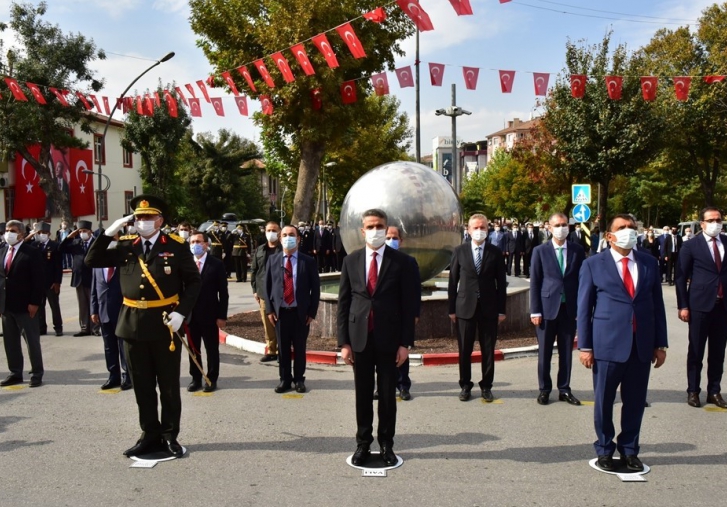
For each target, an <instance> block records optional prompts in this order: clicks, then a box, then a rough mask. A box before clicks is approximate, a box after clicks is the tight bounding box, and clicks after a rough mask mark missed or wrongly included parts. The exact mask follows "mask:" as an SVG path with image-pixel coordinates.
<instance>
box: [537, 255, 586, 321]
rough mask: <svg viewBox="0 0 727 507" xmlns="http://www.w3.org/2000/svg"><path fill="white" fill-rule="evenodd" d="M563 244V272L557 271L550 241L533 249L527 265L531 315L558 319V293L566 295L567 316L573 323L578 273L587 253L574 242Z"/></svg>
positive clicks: (558, 266) (576, 303) (546, 318)
mask: <svg viewBox="0 0 727 507" xmlns="http://www.w3.org/2000/svg"><path fill="white" fill-rule="evenodd" d="M566 243H567V244H566V250H565V273H561V272H560V265H559V264H558V256H557V254H556V251H555V248H554V247H553V242H552V241H549V242H548V243H543V244H542V245H539V246H537V247H535V249H534V250H533V258H532V260H531V262H530V313H531V314H533V313H539V314H541V315H542V316H543V319H545V320H555V319H557V318H558V312H559V311H560V295H561V294H565V304H566V309H567V311H568V317H569V318H571V319H573V320H575V318H576V316H577V315H578V273H579V272H580V270H581V265H582V264H583V261H584V260H585V258H586V252H585V251H584V250H583V248H582V247H581V246H580V245H579V244H577V243H573V242H572V241H567V242H566Z"/></svg>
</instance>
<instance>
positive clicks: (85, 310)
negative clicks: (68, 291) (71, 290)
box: [76, 285, 93, 333]
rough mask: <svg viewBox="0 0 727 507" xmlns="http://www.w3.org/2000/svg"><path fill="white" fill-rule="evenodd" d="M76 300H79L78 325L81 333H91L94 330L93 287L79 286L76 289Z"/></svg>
mask: <svg viewBox="0 0 727 507" xmlns="http://www.w3.org/2000/svg"><path fill="white" fill-rule="evenodd" d="M76 299H78V323H79V324H80V325H81V331H84V332H87V333H90V332H91V331H92V330H93V326H92V324H91V287H84V286H83V285H79V286H78V287H76Z"/></svg>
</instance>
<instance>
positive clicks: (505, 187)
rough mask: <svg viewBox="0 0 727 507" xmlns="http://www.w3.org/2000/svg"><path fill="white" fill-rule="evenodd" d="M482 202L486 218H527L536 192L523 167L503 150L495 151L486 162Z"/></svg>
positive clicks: (536, 196) (535, 201) (535, 199)
mask: <svg viewBox="0 0 727 507" xmlns="http://www.w3.org/2000/svg"><path fill="white" fill-rule="evenodd" d="M484 179H485V183H484V202H485V206H486V210H487V211H488V213H489V214H490V216H492V217H495V216H501V217H517V218H520V219H521V220H523V221H524V220H528V219H531V218H532V217H533V216H534V215H535V205H536V203H537V201H538V196H539V191H538V188H537V187H536V186H535V185H533V184H532V183H531V181H530V178H529V173H528V169H527V168H526V167H525V165H524V164H523V163H522V162H520V161H518V160H516V159H515V158H513V156H512V154H511V153H509V152H507V151H506V150H497V151H496V152H495V154H494V156H493V157H492V159H491V160H490V161H489V162H488V163H487V171H486V172H485V177H484Z"/></svg>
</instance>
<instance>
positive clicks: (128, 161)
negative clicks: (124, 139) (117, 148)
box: [121, 146, 134, 167]
mask: <svg viewBox="0 0 727 507" xmlns="http://www.w3.org/2000/svg"><path fill="white" fill-rule="evenodd" d="M121 150H122V152H123V154H124V167H134V154H133V153H132V152H131V150H127V149H126V148H124V147H123V146H122V147H121Z"/></svg>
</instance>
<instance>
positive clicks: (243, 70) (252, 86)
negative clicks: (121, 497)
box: [237, 65, 257, 92]
mask: <svg viewBox="0 0 727 507" xmlns="http://www.w3.org/2000/svg"><path fill="white" fill-rule="evenodd" d="M237 72H238V73H239V74H240V75H241V76H242V77H243V78H245V81H246V82H247V86H249V87H250V89H251V90H252V91H254V92H257V88H255V83H254V82H253V80H252V76H251V75H250V71H249V70H247V67H245V66H244V65H243V66H242V67H238V68H237Z"/></svg>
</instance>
